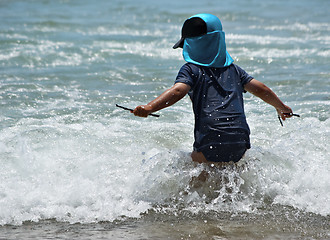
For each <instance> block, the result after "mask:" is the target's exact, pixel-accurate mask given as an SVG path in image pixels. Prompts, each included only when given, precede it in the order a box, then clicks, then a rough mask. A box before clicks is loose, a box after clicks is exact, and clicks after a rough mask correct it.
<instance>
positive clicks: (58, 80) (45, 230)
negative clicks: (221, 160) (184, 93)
mask: <svg viewBox="0 0 330 240" xmlns="http://www.w3.org/2000/svg"><path fill="white" fill-rule="evenodd" d="M328 9H329V2H328V1H325V0H316V1H307V0H301V1H293V0H289V1H282V0H280V1H275V0H268V1H257V0H252V1H243V0H238V1H235V2H233V3H226V4H221V3H220V2H216V1H213V2H211V1H195V0H192V1H189V4H188V5H187V3H184V2H180V1H172V0H169V1H151V0H150V1H149V0H143V1H132V0H124V1H122V0H112V1H105V0H100V1H96V2H93V1H83V0H81V1H78V0H76V1H64V0H63V1H46V0H35V1H18V0H17V1H0V20H1V24H0V109H1V113H0V164H1V171H0V225H1V226H2V227H0V238H1V236H2V235H3V236H4V237H6V238H7V239H12V238H14V235H15V234H16V235H17V236H20V237H21V238H25V239H27V237H28V236H30V234H31V232H30V231H29V229H31V228H32V229H34V231H35V235H34V236H33V237H34V239H36V237H37V236H39V237H40V239H43V238H44V237H45V236H47V237H52V236H55V235H56V234H57V235H58V234H59V232H60V234H61V236H62V235H63V236H64V237H65V236H66V237H67V238H70V237H77V238H79V237H80V238H84V237H86V236H90V235H88V234H91V233H94V235H93V234H91V236H92V237H91V239H93V236H94V239H97V238H102V237H117V238H119V237H125V238H126V239H155V238H158V239H166V238H167V237H168V236H172V237H173V239H180V238H183V239H189V238H190V239H212V237H213V238H216V237H218V238H220V239H221V237H222V238H224V239H240V238H242V237H243V236H244V238H245V239H263V238H265V237H267V236H268V237H269V239H274V238H276V236H281V237H282V239H284V238H294V239H303V238H304V237H306V238H313V239H326V238H329V234H330V233H329V214H330V198H329V191H330V184H329V183H330V177H329V170H330V166H329V159H330V154H329V141H330V112H329V109H330V108H329V106H330V97H329V92H330V78H329V77H330V71H329V65H330V60H329V55H330V48H329V46H330V37H329V36H330V34H329V32H330V23H329V22H330V17H329V14H328ZM200 12H208V13H212V14H215V15H217V16H218V17H219V18H220V19H221V20H222V23H223V28H224V31H225V32H226V42H227V50H228V52H229V53H230V54H231V56H232V57H233V58H234V59H235V63H236V64H238V65H240V66H241V67H242V68H243V69H245V70H246V71H247V72H249V73H250V74H251V75H253V76H254V77H255V78H256V79H258V80H260V81H262V82H264V83H266V84H267V85H268V86H269V87H271V88H272V89H273V90H274V91H275V92H276V93H277V94H278V96H279V97H280V98H281V99H282V100H283V101H284V102H285V103H286V104H287V105H289V106H290V107H291V108H292V109H293V110H294V112H296V113H298V114H300V115H301V117H300V118H292V119H288V120H287V121H285V122H284V127H281V125H280V123H279V121H278V119H277V115H276V112H275V111H274V109H273V108H272V107H271V106H269V105H267V104H265V103H263V102H262V101H261V100H259V99H257V98H256V97H254V96H252V95H250V94H248V93H247V94H245V109H246V115H247V120H248V123H249V125H250V128H251V141H252V148H251V149H250V150H249V151H248V152H247V154H246V156H245V157H244V158H243V159H242V161H241V163H240V165H239V166H237V167H233V168H227V169H220V170H219V169H218V170H217V169H209V168H207V167H206V166H203V165H198V166H195V165H194V164H193V163H192V162H191V159H190V157H189V152H190V151H191V150H192V143H193V124H194V123H193V113H192V110H191V103H190V100H189V99H188V98H187V97H186V98H184V99H183V100H181V101H180V102H178V103H177V104H176V105H174V106H172V107H171V108H167V109H163V110H161V111H159V114H160V115H161V117H160V118H152V117H149V118H147V119H142V118H136V117H134V116H133V115H131V114H129V113H128V112H126V111H123V110H121V109H118V108H116V107H115V104H116V103H118V104H122V105H125V106H127V107H131V108H134V107H135V106H136V105H139V104H145V103H147V102H149V101H151V100H152V99H153V98H154V97H156V96H158V95H159V94H160V93H162V92H163V91H164V90H166V89H167V88H168V87H170V86H171V85H172V84H173V82H174V79H175V77H176V74H177V72H178V70H179V68H180V67H181V65H183V64H184V61H183V59H182V56H181V51H180V50H173V49H172V46H173V44H174V43H175V42H176V41H177V40H178V39H179V37H180V31H181V25H182V23H183V21H184V20H185V19H186V18H187V17H189V16H191V15H193V14H196V13H200ZM203 170H205V171H207V172H209V174H210V178H209V179H208V181H207V182H206V183H199V185H201V186H197V187H196V186H195V187H193V186H192V183H191V179H192V178H193V177H196V176H198V175H199V174H200V173H201V172H202V171H203ZM68 223H69V224H68ZM78 223H80V224H82V225H79V224H78ZM252 223H254V224H252ZM70 224H73V225H70ZM77 224H78V225H77ZM31 226H32V227H31ZM192 226H193V227H192ZM50 229H51V230H50ZM68 229H69V230H68ZM78 230H79V232H80V234H81V235H79V234H78V235H74V234H75V232H77V231H78ZM201 232H202V233H204V235H203V236H204V237H205V238H203V237H200V236H199V235H198V233H201ZM206 233H207V234H206ZM256 233H258V234H257V235H255V234H256ZM47 234H49V235H47ZM51 234H53V235H51ZM197 236H199V238H198V237H197ZM64 237H63V238H64ZM86 238H87V237H86Z"/></svg>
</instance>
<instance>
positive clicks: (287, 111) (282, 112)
mask: <svg viewBox="0 0 330 240" xmlns="http://www.w3.org/2000/svg"><path fill="white" fill-rule="evenodd" d="M276 111H277V114H278V115H279V116H280V117H281V119H282V120H283V121H284V120H285V119H286V118H290V117H292V114H293V113H292V109H291V108H290V107H288V106H287V105H284V106H283V107H282V108H281V109H279V108H277V109H276Z"/></svg>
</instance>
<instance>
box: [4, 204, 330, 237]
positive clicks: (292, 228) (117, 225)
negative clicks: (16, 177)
mask: <svg viewBox="0 0 330 240" xmlns="http://www.w3.org/2000/svg"><path fill="white" fill-rule="evenodd" d="M0 236H1V237H0V239H1V240H3V239H6V240H10V239H37V240H38V239H40V240H41V239H93V240H94V239H203V240H204V239H205V240H208V239H251V240H252V239H253V240H257V239H329V238H330V228H329V216H320V215H316V214H312V213H302V212H301V211H297V210H293V209H292V208H285V207H282V208H281V209H274V211H273V212H272V214H269V212H268V213H267V214H265V215H260V214H258V215H254V214H251V213H249V214H248V213H237V214H231V213H226V212H223V213H215V212H210V213H205V214H201V213H198V214H192V213H191V212H190V213H189V212H184V211H183V212H181V213H180V214H168V213H156V212H150V213H148V214H145V215H144V216H142V217H141V218H139V219H125V220H122V221H116V222H99V223H92V224H91V223H89V224H80V223H75V224H70V223H64V222H57V221H56V220H43V221H40V222H38V223H34V222H25V223H24V224H22V225H21V226H11V225H6V226H2V227H0Z"/></svg>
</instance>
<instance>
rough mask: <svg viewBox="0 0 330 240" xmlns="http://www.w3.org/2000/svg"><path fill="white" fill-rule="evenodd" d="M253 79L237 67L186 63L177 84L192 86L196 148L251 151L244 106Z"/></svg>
mask: <svg viewBox="0 0 330 240" xmlns="http://www.w3.org/2000/svg"><path fill="white" fill-rule="evenodd" d="M252 79H253V77H252V76H250V75H249V74H247V73H246V72H245V71H244V70H243V69H241V68H240V67H239V66H237V65H235V64H231V65H230V66H228V67H225V68H210V67H203V66H199V65H195V64H192V63H186V64H185V65H183V66H182V68H181V69H180V71H179V73H178V76H177V78H176V81H175V83H179V82H180V83H185V84H188V85H189V86H190V87H191V89H190V91H189V93H188V94H189V96H190V98H191V100H192V103H193V111H194V114H195V129H194V136H195V143H194V149H195V150H197V151H204V150H205V149H210V148H212V147H216V146H219V145H221V144H238V145H242V144H244V145H245V146H246V148H250V138H249V135H250V130H249V126H248V124H247V122H246V117H245V113H244V105H243V92H244V85H245V84H246V83H248V82H249V81H251V80H252Z"/></svg>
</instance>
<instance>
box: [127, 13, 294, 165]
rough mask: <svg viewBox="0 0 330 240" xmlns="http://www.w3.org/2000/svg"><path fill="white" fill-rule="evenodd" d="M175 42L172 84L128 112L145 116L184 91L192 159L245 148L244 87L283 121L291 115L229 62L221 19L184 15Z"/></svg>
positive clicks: (235, 155)
mask: <svg viewBox="0 0 330 240" xmlns="http://www.w3.org/2000/svg"><path fill="white" fill-rule="evenodd" d="M178 47H181V48H183V58H184V59H185V61H186V62H187V63H186V64H185V65H183V66H182V68H181V69H180V71H179V73H178V76H177V78H176V81H175V84H174V85H173V86H172V87H171V88H170V89H168V90H166V91H165V92H164V93H162V94H161V95H160V96H159V97H157V98H156V99H154V100H153V101H151V102H150V103H148V104H147V105H140V106H137V107H136V108H135V109H134V110H133V111H132V112H133V114H134V115H135V116H139V117H147V116H148V114H150V113H152V112H156V111H158V110H160V109H163V108H166V107H168V106H171V105H172V104H174V103H176V102H177V101H179V100H180V99H181V98H183V97H184V96H185V95H186V94H187V93H188V94H189V96H190V98H191V100H192V103H193V110H194V114H195V129H194V137H195V142H194V151H193V152H192V154H191V157H192V160H193V161H195V162H199V163H202V162H207V163H214V162H230V161H233V162H237V161H239V160H240V159H241V158H242V156H243V155H244V153H245V152H246V150H247V149H249V148H250V138H249V135H250V130H249V126H248V124H247V122H246V117H245V113H244V106H243V96H242V95H243V92H245V91H248V92H250V93H252V94H254V95H255V96H257V97H259V98H261V99H262V100H264V101H265V102H266V103H268V104H270V105H272V106H273V107H275V109H276V111H277V113H278V115H279V116H280V117H281V118H282V119H283V120H285V119H286V118H289V117H291V116H292V110H291V108H290V107H288V106H286V105H284V103H283V102H282V101H281V100H280V99H279V98H278V97H277V96H276V94H275V93H274V92H273V91H272V90H271V89H269V88H268V87H267V86H266V85H264V84H263V83H261V82H259V81H257V80H255V79H254V78H253V77H251V76H250V75H249V74H247V73H246V72H245V71H244V70H243V69H241V68H240V67H239V66H237V65H235V64H233V62H234V60H233V59H232V58H231V57H230V55H229V54H228V52H227V51H226V44H225V34H224V32H223V31H222V24H221V22H220V20H219V19H218V18H217V17H216V16H214V15H211V14H197V15H194V16H192V17H190V18H189V19H187V20H186V21H185V22H184V24H183V27H182V31H181V39H180V40H179V41H178V42H177V43H176V44H175V45H174V46H173V48H174V49H175V48H178Z"/></svg>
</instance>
